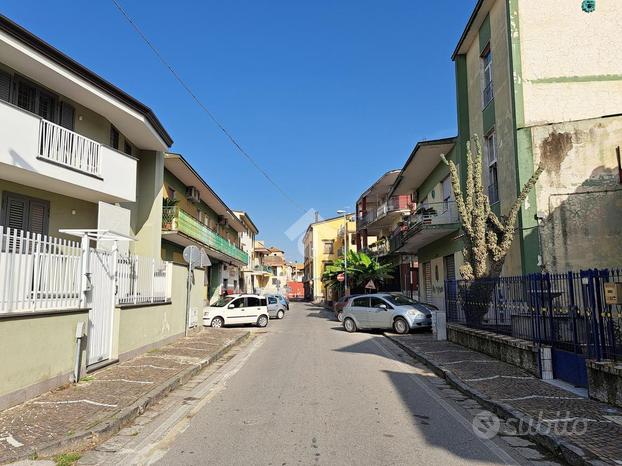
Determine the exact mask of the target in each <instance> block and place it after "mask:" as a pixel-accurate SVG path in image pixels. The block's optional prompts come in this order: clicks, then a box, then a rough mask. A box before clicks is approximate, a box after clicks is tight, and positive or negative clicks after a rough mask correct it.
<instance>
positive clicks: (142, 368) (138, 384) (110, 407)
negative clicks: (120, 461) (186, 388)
mask: <svg viewBox="0 0 622 466" xmlns="http://www.w3.org/2000/svg"><path fill="white" fill-rule="evenodd" d="M247 334H248V331H247V330H246V329H222V330H211V329H210V331H206V332H200V333H197V334H194V335H192V336H190V337H187V338H181V339H179V340H177V341H176V342H174V343H172V344H170V345H167V346H165V347H163V348H162V349H159V350H154V351H151V352H148V353H146V354H144V355H142V356H139V357H137V358H134V359H132V360H129V361H126V362H124V363H122V364H116V365H113V366H110V367H108V368H105V369H102V370H100V371H97V372H96V373H94V374H93V375H89V376H87V377H86V378H85V381H82V382H80V383H78V384H75V385H67V386H65V387H63V388H60V389H58V390H55V391H52V392H48V393H46V394H44V395H42V396H40V397H38V398H35V399H33V400H31V401H29V402H27V403H24V404H22V405H18V406H16V407H13V408H11V409H8V410H5V411H3V412H0V463H4V462H7V461H9V460H12V459H15V458H24V457H29V456H36V455H39V456H41V455H42V454H46V453H51V452H55V451H63V450H69V449H73V448H77V447H80V446H81V445H83V444H84V443H85V442H90V441H91V440H93V437H94V436H96V435H94V432H95V433H97V434H99V436H100V438H101V436H104V437H105V435H107V434H108V433H109V434H114V433H115V432H116V431H117V430H118V427H119V424H121V423H123V422H125V421H127V420H128V419H129V420H131V419H132V418H134V417H136V415H137V414H138V411H140V410H142V408H143V407H144V406H145V405H146V404H148V403H150V402H151V401H152V400H153V399H154V398H157V397H158V396H160V395H162V394H164V393H166V392H167V391H168V390H169V389H170V388H174V386H176V385H178V379H179V378H180V377H182V376H184V375H185V374H188V376H187V377H186V378H189V377H190V375H191V373H193V372H195V371H196V370H198V368H199V367H200V366H204V365H206V364H207V363H208V362H210V361H211V360H212V359H214V358H216V357H217V356H218V354H219V353H220V352H222V350H223V348H226V347H227V346H230V345H233V344H234V343H235V342H236V341H238V340H239V339H240V338H242V337H243V336H244V335H247ZM137 403H138V404H139V405H140V407H139V406H138V405H137Z"/></svg>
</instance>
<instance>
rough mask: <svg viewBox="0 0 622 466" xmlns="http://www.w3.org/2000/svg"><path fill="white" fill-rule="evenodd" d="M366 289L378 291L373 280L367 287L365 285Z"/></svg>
mask: <svg viewBox="0 0 622 466" xmlns="http://www.w3.org/2000/svg"><path fill="white" fill-rule="evenodd" d="M365 289H366V290H375V289H376V285H375V284H374V281H373V280H369V281H368V282H367V285H365Z"/></svg>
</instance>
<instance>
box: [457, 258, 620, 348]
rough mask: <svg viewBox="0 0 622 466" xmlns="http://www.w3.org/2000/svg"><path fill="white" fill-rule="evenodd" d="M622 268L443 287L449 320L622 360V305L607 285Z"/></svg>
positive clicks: (546, 274) (497, 279) (468, 282)
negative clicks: (608, 297) (612, 300)
mask: <svg viewBox="0 0 622 466" xmlns="http://www.w3.org/2000/svg"><path fill="white" fill-rule="evenodd" d="M621 281H622V270H620V269H613V270H583V271H579V272H568V273H564V274H548V273H545V274H531V275H524V276H516V277H500V278H495V279H484V280H477V281H467V280H448V281H446V283H445V285H446V286H445V290H446V293H445V304H446V310H447V321H448V322H455V323H461V324H464V325H467V326H469V327H471V328H478V329H482V330H487V331H491V332H494V333H498V334H503V335H510V336H513V337H516V338H521V339H525V340H530V341H533V342H536V343H542V344H547V345H551V346H553V347H555V348H558V349H561V350H564V351H569V352H573V353H576V354H581V355H583V356H584V357H589V358H593V359H597V360H602V359H614V360H620V359H622V305H620V304H606V303H605V294H604V284H605V283H607V282H621Z"/></svg>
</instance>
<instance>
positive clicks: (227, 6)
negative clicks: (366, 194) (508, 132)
mask: <svg viewBox="0 0 622 466" xmlns="http://www.w3.org/2000/svg"><path fill="white" fill-rule="evenodd" d="M475 3H476V1H475V0H467V1H465V0H460V1H456V0H435V1H433V2H423V1H418V0H392V1H390V2H381V1H377V0H374V1H372V0H339V1H329V0H320V1H313V2H310V1H309V2H298V1H291V0H270V1H257V0H228V1H212V0H209V1H202V2H196V1H188V0H178V1H170V0H167V1H164V0H155V1H136V0H124V1H122V5H123V6H124V7H125V8H126V10H127V11H128V13H129V14H130V15H131V16H132V17H133V19H134V20H135V21H136V22H137V23H138V24H139V26H140V27H141V28H142V29H143V31H144V32H145V34H146V35H147V36H148V37H149V38H150V39H151V40H152V42H154V43H155V45H156V46H157V47H158V48H159V49H160V51H161V52H162V54H163V55H164V57H165V58H166V59H167V60H168V61H169V62H171V63H172V64H173V66H174V67H175V68H176V69H177V71H178V72H179V74H180V75H181V76H182V77H183V78H184V79H185V80H186V81H187V82H188V83H189V85H190V86H191V87H192V88H193V89H194V91H195V93H196V94H197V95H198V96H199V97H200V98H201V99H202V101H203V102H204V103H205V104H206V105H207V106H208V107H209V108H210V110H211V111H212V112H213V113H214V114H215V115H216V116H217V117H218V118H219V119H220V121H221V122H222V123H223V124H224V125H225V126H226V127H227V128H228V129H229V130H230V131H231V132H232V133H233V134H234V135H235V136H236V137H237V138H238V140H239V141H240V142H241V143H242V145H243V147H244V148H245V149H246V150H247V151H248V152H249V153H250V154H251V155H252V156H253V157H254V158H255V159H256V160H257V162H258V163H260V164H261V165H262V166H263V167H264V168H265V169H266V170H267V171H268V172H269V173H270V175H271V176H272V177H273V179H274V180H275V181H276V182H277V183H279V184H280V185H281V186H282V187H283V188H284V189H286V190H287V191H288V192H289V193H290V195H291V196H292V197H293V198H295V199H296V201H297V202H298V203H299V204H301V205H302V206H304V208H305V209H311V208H313V209H316V210H318V211H319V212H320V214H321V215H322V216H323V217H331V216H334V215H335V211H336V210H337V209H341V208H343V207H349V208H350V209H354V205H355V201H356V199H357V198H358V196H359V194H360V193H361V192H362V191H363V190H364V189H366V188H367V187H368V186H369V185H370V184H371V183H373V182H374V181H375V180H376V179H377V178H378V177H379V176H380V175H381V174H382V173H384V172H385V171H387V170H390V169H393V168H401V166H402V165H403V163H404V161H405V160H406V158H407V157H408V155H409V154H410V151H411V150H412V148H413V147H414V145H415V144H416V142H417V141H418V140H420V139H422V138H427V139H434V138H438V137H445V136H452V135H454V134H455V133H456V113H455V84H454V67H453V62H452V61H451V58H450V56H451V52H452V51H453V49H454V47H455V45H456V43H457V41H458V39H459V37H460V34H461V33H462V30H463V29H464V26H465V25H466V21H467V19H468V17H469V15H470V13H471V10H472V9H473V7H474V5H475ZM2 13H3V14H5V15H7V16H8V17H9V18H11V19H13V20H14V21H16V22H18V23H19V24H21V25H23V26H24V27H26V28H27V29H29V30H31V31H32V32H33V33H35V34H37V35H39V36H40V37H42V38H43V39H44V40H46V41H48V42H50V43H51V44H52V45H54V46H56V47H57V48H59V49H60V50H62V51H63V52H65V53H67V54H68V55H70V56H71V57H73V58H74V59H76V60H78V61H79V62H81V63H82V64H84V65H86V66H87V67H89V68H91V69H92V70H93V71H95V72H96V73H98V74H100V75H102V76H103V77H104V78H106V79H108V80H110V81H111V82H113V83H114V84H116V85H117V86H119V87H121V88H122V89H124V90H126V91H127V92H128V93H130V94H131V95H133V96H135V97H136V98H138V99H139V100H141V101H142V102H144V103H145V104H147V105H149V106H150V107H151V108H153V109H154V111H155V112H156V114H157V115H158V117H159V118H160V120H161V121H162V122H163V124H164V126H165V127H166V128H167V129H168V131H169V133H170V134H171V135H172V137H173V139H174V140H175V144H174V146H173V150H174V151H176V152H180V153H182V154H184V156H185V157H187V158H188V159H189V160H190V162H191V163H192V164H193V165H194V166H195V167H196V169H197V170H198V171H199V172H200V173H201V174H202V175H203V177H204V179H205V180H206V181H207V182H208V183H210V185H211V186H212V187H213V188H214V189H215V190H216V192H218V193H219V195H220V196H221V198H222V199H223V200H225V202H226V203H227V204H228V205H229V207H231V208H232V209H242V210H246V211H247V212H248V213H249V214H250V216H251V218H252V219H253V220H254V221H255V223H256V224H257V225H258V227H259V229H260V235H259V236H260V238H263V239H265V240H266V242H267V243H268V244H274V245H277V246H279V247H281V248H282V249H284V250H285V251H286V252H287V253H288V257H289V258H291V259H298V258H300V255H299V253H298V250H297V247H296V244H295V243H294V242H292V241H290V240H289V239H288V237H287V236H286V234H285V231H286V230H287V229H288V228H289V227H290V225H292V224H293V223H294V222H295V221H296V220H297V219H298V218H299V217H300V216H301V215H302V214H303V211H301V210H298V209H297V208H296V207H294V206H293V205H292V204H290V203H289V202H288V201H287V200H286V199H284V198H283V197H282V196H281V194H280V193H279V192H278V191H277V190H276V189H275V188H274V187H273V186H271V185H270V184H269V183H268V182H267V181H266V180H265V179H264V178H263V177H262V176H261V175H260V174H259V173H258V172H257V171H256V170H255V169H254V168H253V167H252V166H251V165H250V163H249V162H248V161H247V160H245V159H244V158H243V157H242V156H241V155H240V154H239V153H238V152H237V151H236V150H235V148H234V147H233V146H232V145H231V143H230V142H229V141H228V140H227V139H226V138H225V137H224V135H223V134H222V133H221V132H220V131H219V130H218V129H217V128H216V127H215V126H214V124H213V123H212V122H211V121H210V120H209V119H208V118H207V116H206V115H205V114H204V113H202V111H201V110H200V109H199V108H198V107H197V106H196V104H195V103H194V102H193V101H192V100H191V99H190V97H189V96H188V95H187V94H186V93H185V92H184V91H183V89H182V88H181V87H180V86H179V85H178V84H177V82H176V81H175V80H174V79H173V77H172V76H171V75H170V74H169V72H168V71H167V70H166V69H165V68H164V67H163V66H162V65H161V64H160V63H159V62H158V61H157V59H156V57H155V56H154V55H153V53H152V52H151V51H150V50H149V49H148V48H147V47H146V45H145V44H144V43H143V42H142V41H141V40H140V38H139V37H138V36H137V35H136V33H135V32H134V31H133V30H132V29H131V28H130V26H129V24H128V23H127V22H126V20H125V19H124V18H123V17H122V16H121V15H120V13H119V12H118V11H117V10H116V8H115V7H114V5H113V3H112V2H111V1H109V0H98V1H92V2H84V1H83V2H75V1H69V0H58V1H54V2H50V1H26V0H6V1H4V2H2Z"/></svg>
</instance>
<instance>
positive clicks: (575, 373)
mask: <svg viewBox="0 0 622 466" xmlns="http://www.w3.org/2000/svg"><path fill="white" fill-rule="evenodd" d="M612 273H613V272H611V273H610V271H608V270H583V271H581V272H579V273H574V272H568V273H567V274H563V275H562V274H560V275H549V274H534V275H531V276H530V279H529V283H530V286H529V290H530V298H531V305H532V306H533V309H535V310H537V312H535V313H534V315H535V319H533V322H532V326H533V335H534V337H535V338H534V340H535V341H538V342H540V343H542V344H546V345H550V346H551V350H552V358H553V375H554V377H555V378H559V379H561V380H564V381H566V382H569V383H572V384H574V385H576V386H579V387H587V368H586V365H585V360H586V359H596V360H602V359H613V358H615V356H616V354H617V353H619V346H620V333H619V331H620V320H619V315H618V316H616V315H614V312H615V311H614V310H612V309H611V308H612V306H608V305H606V304H605V302H604V296H603V283H605V282H607V281H609V280H610V278H615V277H614V276H613V275H612V276H611V277H610V275H611V274H612ZM617 314H619V313H617ZM616 317H617V318H616Z"/></svg>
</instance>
